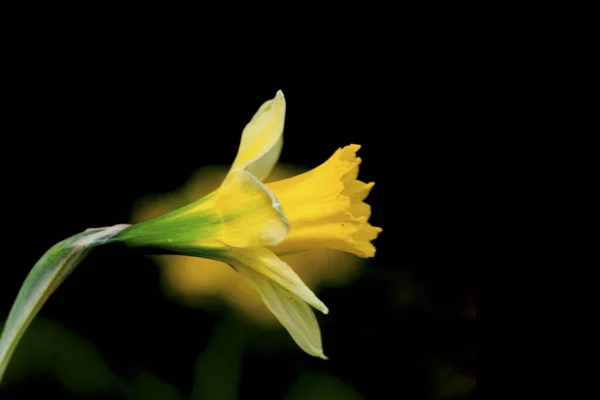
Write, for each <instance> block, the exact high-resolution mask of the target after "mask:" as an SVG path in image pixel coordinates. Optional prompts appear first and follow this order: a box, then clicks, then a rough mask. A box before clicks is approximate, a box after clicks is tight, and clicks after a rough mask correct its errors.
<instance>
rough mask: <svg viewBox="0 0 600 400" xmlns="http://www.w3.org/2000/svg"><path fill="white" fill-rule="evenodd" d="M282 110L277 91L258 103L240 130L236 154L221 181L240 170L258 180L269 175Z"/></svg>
mask: <svg viewBox="0 0 600 400" xmlns="http://www.w3.org/2000/svg"><path fill="white" fill-rule="evenodd" d="M285 109H286V104H285V97H283V92H282V91H281V90H280V91H278V92H277V94H276V95H275V97H274V98H273V99H271V100H269V101H267V102H265V103H264V104H263V105H262V106H260V108H259V109H258V111H257V112H256V114H254V117H252V119H251V120H250V122H249V123H248V125H246V127H245V128H244V131H243V132H242V140H241V142H240V147H239V149H238V153H237V156H236V158H235V160H234V161H233V165H232V166H231V170H230V172H229V174H228V176H227V178H226V180H225V181H227V180H228V179H230V176H231V175H232V174H234V173H235V172H237V171H241V170H246V171H248V172H250V173H252V175H254V176H256V177H257V178H258V179H259V180H261V181H262V180H263V179H265V178H266V177H267V176H268V175H269V173H270V172H271V169H273V166H274V165H275V163H277V160H278V159H279V154H280V153H281V147H282V146H283V126H284V123H285Z"/></svg>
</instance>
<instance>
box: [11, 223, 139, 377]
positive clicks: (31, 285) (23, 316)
mask: <svg viewBox="0 0 600 400" xmlns="http://www.w3.org/2000/svg"><path fill="white" fill-rule="evenodd" d="M127 227H129V225H126V224H121V225H115V226H111V227H106V228H94V229H87V230H86V231H84V232H81V233H79V234H77V235H74V236H71V237H70V238H68V239H65V240H63V241H62V242H60V243H57V244H55V245H54V246H52V247H51V248H50V250H48V251H47V252H46V254H44V255H43V256H42V258H40V259H39V260H38V262H37V263H36V264H35V265H34V267H33V268H32V269H31V271H30V272H29V275H27V278H26V279H25V282H23V285H22V286H21V289H20V290H19V294H18V295H17V298H16V300H15V302H14V304H13V306H12V309H11V310H10V313H9V315H8V319H7V320H6V324H5V325H4V330H3V332H2V336H1V337H0V382H1V381H2V377H3V376H4V372H5V371H6V366H7V365H8V361H9V360H10V357H11V356H12V354H13V352H14V350H15V347H16V346H17V343H18V342H19V340H20V339H21V337H22V336H23V333H24V332H25V330H26V329H27V327H28V326H29V324H30V323H31V320H32V319H33V317H35V315H36V314H37V313H38V311H39V310H40V308H41V307H42V305H43V304H44V303H45V302H46V300H48V297H50V295H51V294H52V293H53V292H54V291H55V290H56V288H58V286H59V285H60V284H61V283H62V282H63V281H64V280H65V278H66V277H67V276H68V275H69V274H70V273H71V272H73V270H74V269H75V267H77V265H79V263H80V262H81V261H83V259H84V258H85V257H86V256H87V255H88V254H89V253H90V252H91V251H92V249H94V247H96V246H99V245H101V244H104V243H107V242H108V241H110V239H111V238H112V237H113V236H115V235H117V234H118V233H120V232H121V231H122V230H124V229H125V228H127Z"/></svg>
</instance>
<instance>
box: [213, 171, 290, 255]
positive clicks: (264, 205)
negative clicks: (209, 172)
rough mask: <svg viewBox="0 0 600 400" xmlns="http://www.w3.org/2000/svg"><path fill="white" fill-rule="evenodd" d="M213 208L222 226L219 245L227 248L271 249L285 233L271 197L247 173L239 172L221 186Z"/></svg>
mask: <svg viewBox="0 0 600 400" xmlns="http://www.w3.org/2000/svg"><path fill="white" fill-rule="evenodd" d="M215 204H216V208H217V210H218V211H219V213H220V215H221V216H222V218H223V222H224V224H223V232H222V237H221V238H220V241H221V242H222V243H224V244H226V245H228V246H233V247H259V246H267V245H275V244H277V243H279V242H281V241H282V240H283V239H284V238H285V236H286V235H287V233H288V231H289V225H288V223H287V220H286V217H285V214H284V213H283V210H282V209H281V206H280V204H279V201H278V200H277V198H276V197H275V195H273V193H272V192H271V191H270V190H269V189H267V187H266V186H264V185H263V184H262V183H261V182H260V181H259V180H258V179H257V178H255V177H254V176H253V175H252V174H250V173H249V172H246V171H241V172H239V173H237V174H235V175H233V176H232V178H231V179H230V180H229V181H228V182H227V183H226V184H225V185H223V186H221V187H220V188H219V190H218V191H217V194H216V198H215Z"/></svg>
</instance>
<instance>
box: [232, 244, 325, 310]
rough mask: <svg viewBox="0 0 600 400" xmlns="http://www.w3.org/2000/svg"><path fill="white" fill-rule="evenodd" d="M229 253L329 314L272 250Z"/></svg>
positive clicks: (233, 250) (236, 250) (262, 248)
mask: <svg viewBox="0 0 600 400" xmlns="http://www.w3.org/2000/svg"><path fill="white" fill-rule="evenodd" d="M227 253H228V255H229V257H231V258H232V259H233V260H234V261H237V262H238V263H241V264H243V265H245V266H246V267H248V268H251V269H252V270H254V271H255V272H256V273H258V274H260V275H262V276H264V277H265V278H267V279H269V280H270V281H272V282H273V283H275V284H277V285H279V286H280V287H281V288H283V289H284V290H286V291H288V292H289V293H290V294H293V295H296V296H298V297H300V298H301V299H303V300H304V301H306V302H307V303H308V304H310V305H311V306H313V307H314V308H316V309H317V310H319V311H321V312H322V313H323V314H327V313H328V312H329V309H328V308H327V306H325V304H323V302H322V301H321V300H319V298H318V297H317V296H316V295H315V294H314V293H313V292H312V290H310V289H309V287H308V286H306V284H305V283H304V282H303V281H302V279H301V278H300V277H299V276H298V275H297V274H296V272H294V270H293V269H292V268H290V266H289V265H287V264H286V263H285V262H284V261H282V260H281V259H280V258H279V257H277V256H276V255H275V253H273V252H272V251H271V250H268V249H266V248H264V247H257V248H253V249H247V248H246V249H240V248H230V249H229V250H228V251H227Z"/></svg>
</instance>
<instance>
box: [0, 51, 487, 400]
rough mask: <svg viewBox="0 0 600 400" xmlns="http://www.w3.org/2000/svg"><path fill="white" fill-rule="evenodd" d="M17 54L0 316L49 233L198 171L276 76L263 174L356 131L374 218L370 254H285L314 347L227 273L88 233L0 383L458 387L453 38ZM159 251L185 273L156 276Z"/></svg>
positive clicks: (113, 388)
mask: <svg viewBox="0 0 600 400" xmlns="http://www.w3.org/2000/svg"><path fill="white" fill-rule="evenodd" d="M40 40H42V41H43V39H40ZM26 50H27V51H25V50H22V51H21V52H20V53H19V56H16V57H12V58H11V61H10V63H9V68H10V70H11V72H10V74H6V75H5V78H4V79H5V87H6V90H4V94H3V96H4V97H5V100H7V101H5V103H6V104H8V106H7V108H6V109H5V114H6V115H7V118H6V120H5V123H4V124H3V125H4V126H3V132H4V135H5V138H11V143H10V145H9V144H6V143H5V145H3V150H4V155H5V159H10V160H11V161H10V162H8V163H6V161H5V163H6V164H5V165H6V166H5V168H4V169H3V172H2V193H3V198H4V201H5V207H4V210H5V213H6V217H5V221H6V222H5V236H4V238H5V242H4V245H3V250H4V253H5V254H8V255H7V256H6V258H5V261H4V262H3V266H2V268H1V269H0V321H1V320H2V319H3V318H5V316H6V315H8V312H9V310H10V307H11V304H12V302H13V300H14V298H15V296H16V294H17V292H18V290H19V287H20V285H21V283H22V282H23V280H24V278H25V276H26V275H27V273H28V271H29V270H30V268H31V267H32V266H33V264H34V263H35V262H36V261H37V259H38V258H39V257H41V255H42V254H43V253H44V252H45V251H46V250H47V249H48V248H49V247H50V246H52V245H53V244H54V243H56V242H58V241H60V240H62V239H64V238H66V237H68V236H71V235H73V234H75V233H78V232H80V231H82V230H84V229H86V228H89V227H101V226H108V225H114V224H117V223H123V222H130V221H132V220H133V219H135V218H143V215H146V214H144V213H150V214H151V213H152V212H157V210H159V209H160V207H161V204H163V203H161V201H163V200H164V199H165V198H166V197H165V196H167V195H168V196H171V198H172V197H173V196H175V197H176V196H178V195H181V193H182V192H181V190H180V189H181V188H182V187H184V186H185V185H190V182H195V183H194V185H197V187H199V188H201V187H202V188H206V185H210V183H209V181H210V178H211V177H213V178H214V176H217V175H218V173H219V171H221V170H222V168H226V167H227V165H228V164H230V163H231V162H232V161H233V158H234V157H235V154H236V151H237V147H238V144H239V138H240V134H241V131H242V129H243V127H244V126H245V124H246V123H247V122H248V121H249V119H250V118H251V116H252V115H253V114H254V112H255V111H256V109H257V108H258V107H259V106H260V105H261V104H262V103H263V102H264V101H266V100H268V99H270V98H272V97H273V96H274V94H275V92H276V91H277V90H278V89H281V90H283V92H284V93H285V96H286V100H287V106H288V112H287V118H286V125H285V131H284V138H285V142H284V148H283V152H282V155H281V159H280V162H281V166H282V167H281V169H280V170H278V172H277V173H278V174H279V173H280V174H284V175H285V174H288V173H293V172H294V171H297V170H302V169H310V168H313V167H315V166H317V165H319V164H320V163H322V162H323V161H325V160H326V159H327V158H328V157H329V156H330V155H331V154H332V153H333V152H334V151H335V150H336V149H337V148H338V147H341V146H344V145H348V144H351V143H358V144H361V145H362V146H363V147H362V149H361V150H360V151H359V156H360V157H361V158H362V159H363V163H362V165H361V169H360V174H359V178H360V179H362V180H363V181H367V182H369V181H375V182H376V185H375V187H374V189H373V191H372V192H371V194H370V196H369V198H368V199H367V202H368V203H369V204H371V205H372V209H373V215H372V217H371V222H372V223H373V225H375V226H380V227H382V228H383V232H382V233H381V234H380V236H379V238H378V239H377V240H376V242H375V245H376V247H377V254H376V256H375V258H373V259H368V260H361V259H358V258H355V257H347V256H343V255H340V254H337V255H336V254H312V255H308V256H306V257H305V258H304V259H301V260H298V261H297V262H298V264H297V265H298V268H297V270H298V272H299V273H300V275H301V276H303V277H304V278H305V279H307V281H309V283H310V284H311V286H312V287H313V288H315V290H316V291H317V294H318V296H319V297H320V298H321V299H322V300H323V301H324V302H325V304H327V305H328V307H329V308H330V314H329V315H327V316H323V315H317V318H318V319H319V322H320V326H321V330H322V334H323V342H324V349H325V354H327V355H328V356H329V357H330V360H328V361H323V360H320V359H316V358H312V357H310V356H308V355H306V354H304V353H303V352H302V351H301V350H300V349H299V348H298V347H297V346H296V345H295V344H294V342H293V341H292V340H291V338H289V336H288V335H287V333H286V332H285V330H284V329H283V328H281V327H279V326H278V325H277V324H273V323H272V321H271V320H270V319H269V317H268V315H267V316H265V315H264V313H263V312H262V311H264V310H262V309H261V305H260V304H258V305H257V304H256V302H254V301H255V299H254V298H253V297H252V294H251V293H250V294H248V293H247V292H246V291H244V289H243V288H239V287H238V286H236V284H235V282H233V283H229V281H228V278H227V276H225V277H223V276H221V275H217V274H219V272H214V273H212V272H210V273H209V272H205V273H204V275H194V273H193V271H194V268H195V267H197V265H196V264H193V265H191V264H189V263H190V261H189V260H185V258H183V257H175V258H171V259H170V260H165V259H161V258H151V257H148V256H141V255H139V254H133V253H132V252H130V251H127V250H126V249H123V248H120V247H118V246H113V247H110V246H106V247H102V248H100V249H98V250H96V251H94V252H93V253H92V255H91V256H90V257H89V258H87V259H86V260H85V261H84V262H83V263H82V264H81V265H80V266H79V268H78V269H77V270H76V271H75V272H74V273H73V275H71V276H70V277H69V278H68V279H67V280H66V282H65V283H64V284H63V285H62V286H61V287H60V288H59V289H58V290H57V292H56V293H55V294H54V295H53V296H52V297H51V298H50V300H49V301H48V303H46V305H45V306H44V307H43V309H42V310H41V312H40V314H39V315H38V317H37V318H36V319H35V321H34V322H33V324H32V326H31V328H30V329H29V331H28V332H27V334H26V335H25V337H24V339H23V341H22V342H21V344H20V345H19V347H18V349H17V351H16V353H15V356H14V358H13V360H12V362H11V364H10V367H9V370H8V372H7V377H6V380H5V382H3V384H2V386H1V387H0V398H1V399H3V400H8V399H29V398H46V397H52V396H54V397H56V398H60V399H206V400H226V399H227V400H229V399H253V398H262V399H289V400H299V399H315V400H321V399H331V400H335V399H348V400H354V399H357V400H358V399H392V398H394V399H395V398H398V399H459V398H464V399H470V398H475V393H476V377H477V360H476V354H477V351H476V345H475V337H476V333H475V329H476V328H475V326H476V285H475V272H474V266H473V265H472V264H473V262H472V261H469V258H468V257H467V256H466V255H467V254H468V252H469V250H470V248H469V243H467V242H463V241H462V240H461V239H460V232H461V231H462V230H464V228H463V227H462V217H461V211H460V210H462V209H464V208H465V206H466V207H468V205H469V204H470V203H473V202H475V201H476V200H477V199H474V198H472V197H469V196H467V195H466V191H465V187H466V185H465V180H464V171H465V170H467V169H469V168H474V167H472V166H469V165H465V164H464V161H463V158H462V157H461V154H463V153H462V151H461V150H462V149H463V147H464V146H465V145H466V138H467V137H468V136H469V134H470V133H472V131H473V129H474V128H477V127H473V126H472V124H471V122H470V121H471V112H472V111H471V110H472V109H473V107H472V105H473V103H476V102H477V98H476V97H473V95H472V87H473V82H472V81H470V78H469V68H468V66H467V65H466V62H464V61H463V60H464V58H463V56H462V55H461V54H460V53H458V52H457V51H456V48H455V47H454V46H452V45H451V44H449V43H438V45H437V46H433V47H432V46H428V47H427V48H426V49H422V50H420V49H418V48H414V49H411V48H406V47H403V48H402V49H396V50H397V51H394V52H393V54H390V55H382V53H380V52H377V51H373V52H371V53H358V52H357V51H356V50H355V49H348V51H346V52H342V51H341V50H339V49H338V48H336V52H337V53H335V54H333V55H331V54H329V58H324V57H321V56H318V57H317V56H312V57H305V56H304V55H297V56H296V57H292V58H291V59H290V60H289V61H283V60H282V59H281V60H280V59H278V58H276V57H274V55H271V57H270V58H269V57H258V56H256V57H249V56H241V55H240V57H239V59H237V61H234V62H232V63H231V64H227V65H225V66H222V65H219V66H217V65H216V64H214V60H213V59H212V58H208V57H207V58H203V57H202V56H201V54H200V53H199V51H194V52H190V51H189V49H188V51H182V49H171V48H170V47H169V46H167V45H163V46H161V49H160V51H158V50H156V49H155V48H144V49H141V48H140V47H139V46H133V45H132V46H122V48H118V49H117V48H105V47H103V46H101V45H99V44H97V43H96V44H93V45H89V46H68V45H67V46H64V47H61V46H60V45H57V44H56V43H50V42H48V43H43V42H40V44H39V45H38V46H36V47H35V48H31V47H28V48H27V49H26ZM330 60H335V61H330ZM365 60H368V62H366V61H365ZM249 67H254V69H253V70H250V69H249ZM205 166H212V167H210V168H202V169H200V168H201V167H205ZM211 168H212V169H211ZM199 190H202V189H199ZM168 196H167V197H168ZM161 199H162V200H161ZM136 210H137V211H136ZM7 225H8V226H7ZM290 263H291V265H292V267H294V263H293V262H291V261H290ZM169 265H171V266H172V267H173V268H178V269H179V270H180V272H182V273H184V272H185V271H188V272H187V273H189V274H191V275H189V279H183V278H181V277H180V278H179V280H180V285H179V286H177V285H176V284H175V285H174V284H173V279H175V280H177V279H178V278H177V277H175V278H173V276H171V277H170V278H169V275H168V274H166V273H165V270H164V268H166V267H168V266H169ZM190 265H191V267H190ZM207 268H209V267H207ZM210 268H212V269H211V270H210V271H217V269H214V265H213V266H210ZM224 268H225V267H224ZM190 271H191V272H190ZM227 272H230V271H227ZM203 278H204V279H203ZM169 279H170V280H169ZM209 279H213V281H212V282H213V284H210V285H207V284H204V285H203V284H202V282H206V281H207V280H209ZM194 280H196V281H197V282H199V283H198V287H199V288H200V289H198V291H196V292H195V291H194ZM186 284H187V285H186ZM178 288H179V289H178Z"/></svg>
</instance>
